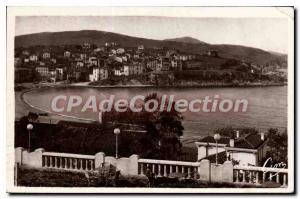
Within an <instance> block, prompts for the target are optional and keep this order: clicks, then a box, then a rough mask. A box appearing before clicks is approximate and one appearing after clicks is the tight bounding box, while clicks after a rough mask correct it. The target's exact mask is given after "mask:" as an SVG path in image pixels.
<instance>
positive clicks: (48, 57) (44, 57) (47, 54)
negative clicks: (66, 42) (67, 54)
mask: <svg viewBox="0 0 300 199" xmlns="http://www.w3.org/2000/svg"><path fill="white" fill-rule="evenodd" d="M42 57H43V59H50V53H49V52H44V53H43V55H42Z"/></svg>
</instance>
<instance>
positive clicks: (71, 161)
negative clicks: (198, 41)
mask: <svg viewBox="0 0 300 199" xmlns="http://www.w3.org/2000/svg"><path fill="white" fill-rule="evenodd" d="M42 167H43V168H55V169H64V170H80V171H91V170H94V169H95V156H93V155H79V154H69V153H54V152H44V153H43V154H42Z"/></svg>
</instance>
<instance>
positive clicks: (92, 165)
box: [89, 160, 94, 170]
mask: <svg viewBox="0 0 300 199" xmlns="http://www.w3.org/2000/svg"><path fill="white" fill-rule="evenodd" d="M89 161H90V163H91V170H94V162H93V160H89Z"/></svg>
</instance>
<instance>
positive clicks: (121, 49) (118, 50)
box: [116, 48, 125, 54]
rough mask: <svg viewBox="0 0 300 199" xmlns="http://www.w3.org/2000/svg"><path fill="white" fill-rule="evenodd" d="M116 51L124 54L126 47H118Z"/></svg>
mask: <svg viewBox="0 0 300 199" xmlns="http://www.w3.org/2000/svg"><path fill="white" fill-rule="evenodd" d="M116 53H117V54H123V53H125V50H124V48H118V49H117V51H116Z"/></svg>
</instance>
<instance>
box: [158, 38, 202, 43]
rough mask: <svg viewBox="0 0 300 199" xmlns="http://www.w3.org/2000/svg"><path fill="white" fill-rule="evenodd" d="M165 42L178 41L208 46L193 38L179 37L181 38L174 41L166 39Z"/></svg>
mask: <svg viewBox="0 0 300 199" xmlns="http://www.w3.org/2000/svg"><path fill="white" fill-rule="evenodd" d="M163 41H176V42H182V43H189V44H207V43H205V42H203V41H200V40H198V39H195V38H193V37H179V38H173V39H165V40H163Z"/></svg>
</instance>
